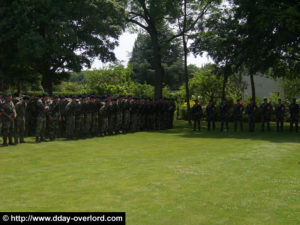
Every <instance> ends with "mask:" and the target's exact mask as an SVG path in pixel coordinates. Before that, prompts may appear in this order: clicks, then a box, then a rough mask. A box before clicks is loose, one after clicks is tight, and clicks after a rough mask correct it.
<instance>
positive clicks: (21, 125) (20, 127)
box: [15, 117, 26, 141]
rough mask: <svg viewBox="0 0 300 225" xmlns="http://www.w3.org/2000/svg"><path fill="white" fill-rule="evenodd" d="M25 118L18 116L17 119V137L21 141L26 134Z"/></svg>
mask: <svg viewBox="0 0 300 225" xmlns="http://www.w3.org/2000/svg"><path fill="white" fill-rule="evenodd" d="M25 124H26V122H25V118H24V117H23V118H22V117H21V118H17V119H16V120H15V138H16V139H18V138H20V140H21V141H23V140H24V135H25Z"/></svg>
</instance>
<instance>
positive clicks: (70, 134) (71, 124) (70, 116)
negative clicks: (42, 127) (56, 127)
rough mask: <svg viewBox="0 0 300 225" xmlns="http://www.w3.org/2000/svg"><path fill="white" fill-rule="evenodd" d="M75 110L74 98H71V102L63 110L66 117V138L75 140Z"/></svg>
mask: <svg viewBox="0 0 300 225" xmlns="http://www.w3.org/2000/svg"><path fill="white" fill-rule="evenodd" d="M76 110H77V102H76V96H72V100H71V102H69V103H68V105H67V106H66V109H65V115H66V137H67V138H68V139H75V136H76V133H75V116H76Z"/></svg>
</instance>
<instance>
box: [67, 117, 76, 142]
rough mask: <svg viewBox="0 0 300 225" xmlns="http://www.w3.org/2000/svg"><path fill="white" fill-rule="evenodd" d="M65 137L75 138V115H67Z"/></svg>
mask: <svg viewBox="0 0 300 225" xmlns="http://www.w3.org/2000/svg"><path fill="white" fill-rule="evenodd" d="M66 137H67V138H73V137H75V115H68V116H67V117H66Z"/></svg>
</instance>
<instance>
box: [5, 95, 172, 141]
mask: <svg viewBox="0 0 300 225" xmlns="http://www.w3.org/2000/svg"><path fill="white" fill-rule="evenodd" d="M174 111H175V102H174V100H172V99H159V100H153V99H150V98H145V99H144V98H139V97H135V98H133V97H132V96H131V95H129V96H127V97H125V96H124V95H121V96H119V97H118V98H112V96H111V95H108V96H94V95H91V96H84V95H83V96H69V97H68V98H66V97H64V96H60V97H59V96H56V95H52V96H49V95H48V94H47V93H44V94H43V95H42V96H38V97H35V95H34V94H30V95H29V96H27V95H25V96H23V97H22V98H18V97H16V98H13V97H12V95H11V94H10V93H8V94H7V95H6V97H5V98H3V97H2V96H1V93H0V116H1V120H2V135H3V145H5V146H7V145H9V144H11V145H15V144H18V143H24V137H25V136H35V137H36V142H37V143H39V142H42V141H46V137H48V138H49V139H50V140H51V141H53V140H55V139H56V138H58V137H66V138H68V139H78V138H88V137H95V136H98V137H100V136H101V137H102V136H106V135H114V134H120V133H123V134H126V133H128V132H137V131H144V130H164V129H170V128H172V127H173V119H174V117H173V115H174ZM13 138H14V141H13Z"/></svg>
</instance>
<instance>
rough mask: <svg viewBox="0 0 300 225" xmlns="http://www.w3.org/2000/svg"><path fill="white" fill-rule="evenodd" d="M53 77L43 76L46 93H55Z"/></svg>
mask: <svg viewBox="0 0 300 225" xmlns="http://www.w3.org/2000/svg"><path fill="white" fill-rule="evenodd" d="M50 77H51V75H43V79H42V86H43V89H44V91H46V92H48V93H49V94H52V93H53V82H52V80H51V78H50Z"/></svg>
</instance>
